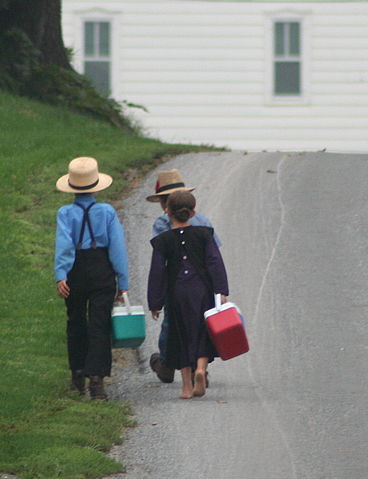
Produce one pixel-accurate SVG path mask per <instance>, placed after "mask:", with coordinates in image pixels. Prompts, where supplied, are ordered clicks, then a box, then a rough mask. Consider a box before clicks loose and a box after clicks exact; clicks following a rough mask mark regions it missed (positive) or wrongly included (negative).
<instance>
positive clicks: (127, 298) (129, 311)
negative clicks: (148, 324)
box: [123, 291, 132, 314]
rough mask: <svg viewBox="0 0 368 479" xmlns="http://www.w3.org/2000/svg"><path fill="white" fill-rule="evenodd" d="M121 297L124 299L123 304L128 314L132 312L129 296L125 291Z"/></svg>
mask: <svg viewBox="0 0 368 479" xmlns="http://www.w3.org/2000/svg"><path fill="white" fill-rule="evenodd" d="M123 299H124V304H125V306H126V307H127V310H128V314H132V308H131V307H130V301H129V296H128V293H127V292H126V291H125V292H124V293H123Z"/></svg>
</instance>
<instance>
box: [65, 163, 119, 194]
mask: <svg viewBox="0 0 368 479" xmlns="http://www.w3.org/2000/svg"><path fill="white" fill-rule="evenodd" d="M68 170H69V173H68V174H67V175H64V176H62V177H61V178H59V179H58V180H57V182H56V188H57V189H58V190H60V191H64V193H93V192H96V191H101V190H104V189H105V188H108V187H109V186H110V185H111V183H112V178H111V176H109V175H105V174H104V173H99V172H98V164H97V161H96V160H95V159H94V158H89V157H80V158H74V160H72V161H71V162H70V163H69V168H68Z"/></svg>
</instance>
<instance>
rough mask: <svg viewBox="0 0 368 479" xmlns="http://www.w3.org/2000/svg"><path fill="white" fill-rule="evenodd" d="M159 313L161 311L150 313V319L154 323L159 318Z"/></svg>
mask: <svg viewBox="0 0 368 479" xmlns="http://www.w3.org/2000/svg"><path fill="white" fill-rule="evenodd" d="M160 313H161V311H151V314H152V319H154V320H155V321H157V320H158V318H159V316H160Z"/></svg>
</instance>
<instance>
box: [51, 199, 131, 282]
mask: <svg viewBox="0 0 368 479" xmlns="http://www.w3.org/2000/svg"><path fill="white" fill-rule="evenodd" d="M75 202H78V203H80V204H81V205H83V207H84V208H87V206H88V205H90V204H91V203H94V202H95V199H94V197H93V196H92V195H90V194H83V195H77V196H76V197H75V201H74V203H72V204H70V205H65V206H62V207H61V208H60V209H59V211H58V214H57V226H56V242H55V279H56V281H61V280H66V279H67V275H68V273H69V271H70V270H71V269H72V267H73V265H74V261H75V251H76V245H77V243H78V241H79V235H80V230H81V226H82V220H83V210H82V208H80V207H79V206H77V205H76V204H75ZM89 218H90V221H91V226H92V231H93V235H94V237H95V241H96V246H97V247H98V248H107V251H108V256H109V259H110V262H111V265H112V267H113V270H114V271H115V273H116V275H117V280H118V288H119V289H126V290H127V289H128V255H127V251H126V246H125V237H124V229H123V226H122V224H121V223H120V221H119V219H118V217H117V214H116V211H115V210H114V208H113V207H112V206H111V205H109V204H106V203H96V204H95V205H93V206H92V207H91V209H90V210H89ZM88 248H91V236H90V234H89V229H88V227H87V225H86V227H85V230H84V237H83V242H82V249H88Z"/></svg>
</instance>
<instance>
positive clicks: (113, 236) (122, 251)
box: [108, 210, 129, 289]
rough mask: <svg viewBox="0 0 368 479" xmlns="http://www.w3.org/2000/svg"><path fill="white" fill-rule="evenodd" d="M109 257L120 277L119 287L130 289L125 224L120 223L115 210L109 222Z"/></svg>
mask: <svg viewBox="0 0 368 479" xmlns="http://www.w3.org/2000/svg"><path fill="white" fill-rule="evenodd" d="M108 235H109V246H108V251H109V259H110V261H111V264H112V267H113V269H114V271H115V273H116V275H117V277H118V288H119V289H129V282H128V253H127V249H126V244H125V235H124V228H123V225H122V224H121V223H120V221H119V218H118V217H117V214H116V212H115V210H113V216H112V219H111V220H110V222H109V224H108Z"/></svg>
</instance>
